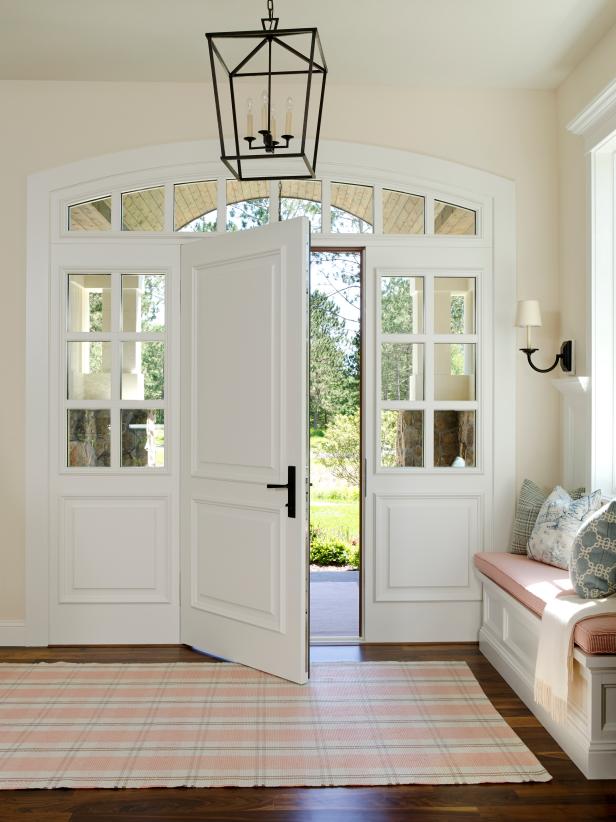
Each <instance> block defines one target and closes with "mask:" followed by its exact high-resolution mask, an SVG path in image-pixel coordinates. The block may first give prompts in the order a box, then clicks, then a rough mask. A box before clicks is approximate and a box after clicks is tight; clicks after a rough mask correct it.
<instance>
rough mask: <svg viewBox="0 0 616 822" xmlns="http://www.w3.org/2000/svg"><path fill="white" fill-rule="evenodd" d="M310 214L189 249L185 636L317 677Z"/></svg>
mask: <svg viewBox="0 0 616 822" xmlns="http://www.w3.org/2000/svg"><path fill="white" fill-rule="evenodd" d="M309 236H310V235H309V222H308V220H307V219H306V218H300V219H297V220H290V221H288V222H283V223H275V224H273V225H271V226H265V227H263V228H258V229H254V230H252V231H245V232H241V233H236V234H226V235H221V236H220V237H208V238H207V239H205V240H201V241H199V242H191V243H188V244H186V245H185V246H183V248H182V461H183V465H182V514H181V516H182V547H181V556H182V565H181V569H182V570H181V573H182V605H181V639H182V642H184V643H186V644H188V645H192V646H193V647H195V648H199V649H201V650H203V651H207V652H208V653H211V654H213V655H215V656H219V657H224V658H226V659H230V660H233V661H234V662H240V663H243V664H245V665H249V666H251V667H254V668H259V669H261V670H263V671H266V672H268V673H271V674H275V675H277V676H280V677H284V678H285V679H290V680H292V681H294V682H299V683H304V682H306V680H307V678H308V655H307V654H308V647H307V604H306V590H307V577H308V549H307V518H306V484H307V466H306V449H307V445H306V444H307V433H306V424H307V423H306V419H307V414H306V391H307V377H306V369H307V341H308V336H307V308H306V300H307V287H308V261H309Z"/></svg>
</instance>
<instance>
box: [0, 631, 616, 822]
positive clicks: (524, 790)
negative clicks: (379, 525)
mask: <svg viewBox="0 0 616 822" xmlns="http://www.w3.org/2000/svg"><path fill="white" fill-rule="evenodd" d="M208 659H209V658H208V657H206V656H204V655H202V654H198V653H196V652H195V651H193V650H191V649H189V648H186V647H184V646H154V647H153V646H147V647H134V646H131V647H124V646H113V647H107V646H99V647H87V648H86V647H56V648H48V649H41V648H2V649H0V662H39V661H46V662H52V661H66V662H172V661H178V662H194V663H199V662H202V661H206V660H208ZM312 659H313V660H314V661H321V660H328V661H329V660H332V661H333V660H336V659H365V660H460V659H461V660H465V661H466V662H467V663H468V664H469V666H470V667H471V669H472V670H473V672H474V674H475V676H476V677H477V679H478V680H479V682H480V683H481V686H482V688H483V689H484V691H485V692H486V694H487V695H488V697H489V698H490V699H491V700H492V703H493V704H494V706H495V707H496V709H497V710H498V711H499V712H500V713H501V715H502V716H503V717H504V718H505V719H506V720H507V722H508V723H509V724H510V725H511V727H512V728H514V730H515V731H516V733H517V734H518V735H519V736H520V737H521V738H522V739H523V740H524V742H525V743H526V744H527V745H528V747H529V748H530V749H531V750H532V751H533V752H534V753H535V755H536V756H537V757H538V758H539V759H540V760H541V762H542V763H543V765H544V766H545V767H546V768H547V770H548V771H549V772H550V773H551V774H552V776H553V780H552V782H548V783H528V784H526V783H524V784H506V785H442V786H424V785H409V786H391V787H372V788H205V789H196V788H179V789H178V788H161V789H149V790H65V789H63V790H54V791H44V790H41V791H2V792H0V820H1V822H5V820H24V822H25V821H26V820H27V822H124V820H132V821H133V822H147V821H148V820H152V822H186V821H187V820H204V822H218V821H219V822H298V820H302V822H312V821H313V820H318V822H377V820H378V822H409V821H411V822H422V821H423V820H430V822H440V821H441V820H456V819H460V820H469V821H470V820H541V821H542V822H547V820H564V819H574V820H581V819H584V820H593V821H594V820H603V819H611V820H616V780H610V781H592V782H589V781H587V780H586V779H585V778H584V777H583V776H582V774H581V773H580V771H579V770H578V769H577V768H576V767H575V765H574V764H573V763H572V762H571V760H570V759H569V758H568V757H567V756H566V755H565V754H564V753H563V751H562V750H561V749H560V748H559V747H558V745H557V744H556V743H555V742H554V740H553V739H552V737H551V736H550V735H549V734H548V733H547V732H546V731H545V730H544V729H543V727H542V726H541V725H540V724H539V722H537V720H536V719H535V718H534V717H533V715H532V714H531V713H530V712H529V711H528V710H527V708H526V707H525V706H524V704H523V703H522V702H521V701H520V700H519V699H518V698H517V697H516V695H515V694H514V693H513V691H512V690H511V689H510V688H509V687H508V685H507V684H506V683H505V682H504V681H503V679H502V678H501V677H500V676H499V674H498V673H497V672H496V671H495V670H494V668H493V667H492V666H491V665H490V663H489V662H488V661H487V660H486V659H485V658H484V657H483V656H482V655H481V654H480V652H479V649H478V647H477V646H476V645H475V644H470V643H469V644H452V645H363V646H345V647H332V646H321V647H314V648H313V649H312Z"/></svg>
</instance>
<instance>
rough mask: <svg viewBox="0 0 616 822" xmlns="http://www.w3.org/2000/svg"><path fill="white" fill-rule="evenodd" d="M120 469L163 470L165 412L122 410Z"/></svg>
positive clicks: (143, 409) (155, 410)
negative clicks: (129, 467) (142, 468)
mask: <svg viewBox="0 0 616 822" xmlns="http://www.w3.org/2000/svg"><path fill="white" fill-rule="evenodd" d="M121 414H122V467H123V468H126V467H128V466H139V467H146V468H163V467H164V465H165V412H164V411H162V410H161V409H145V408H139V409H135V410H132V409H129V410H126V409H123V410H122V412H121Z"/></svg>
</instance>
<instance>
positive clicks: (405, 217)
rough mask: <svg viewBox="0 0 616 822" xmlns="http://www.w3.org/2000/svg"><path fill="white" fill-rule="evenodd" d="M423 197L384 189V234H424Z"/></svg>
mask: <svg viewBox="0 0 616 822" xmlns="http://www.w3.org/2000/svg"><path fill="white" fill-rule="evenodd" d="M424 207H425V201H424V198H423V197H418V196H417V195H416V194H405V193H404V192H402V191H390V190H389V189H387V188H384V189H383V234H423V233H424V230H425V229H424Z"/></svg>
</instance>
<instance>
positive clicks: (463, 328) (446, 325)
mask: <svg viewBox="0 0 616 822" xmlns="http://www.w3.org/2000/svg"><path fill="white" fill-rule="evenodd" d="M434 332H435V333H436V334H474V333H475V278H474V277H435V278H434Z"/></svg>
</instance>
